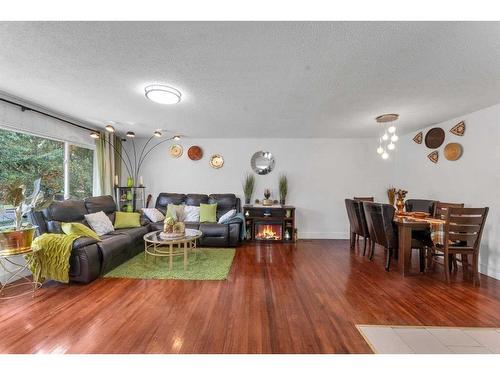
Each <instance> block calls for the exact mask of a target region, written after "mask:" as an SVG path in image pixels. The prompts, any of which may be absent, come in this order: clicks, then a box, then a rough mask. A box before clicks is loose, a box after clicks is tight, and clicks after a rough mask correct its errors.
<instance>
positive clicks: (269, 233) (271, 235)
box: [255, 225, 281, 240]
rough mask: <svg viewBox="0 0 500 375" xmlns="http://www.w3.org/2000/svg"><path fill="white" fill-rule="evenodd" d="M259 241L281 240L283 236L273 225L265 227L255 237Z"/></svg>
mask: <svg viewBox="0 0 500 375" xmlns="http://www.w3.org/2000/svg"><path fill="white" fill-rule="evenodd" d="M255 238H257V239H258V240H281V235H280V234H279V233H277V232H275V231H274V229H273V226H272V225H263V226H261V227H260V228H259V232H258V233H257V235H256V236H255Z"/></svg>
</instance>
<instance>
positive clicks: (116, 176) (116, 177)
mask: <svg viewBox="0 0 500 375" xmlns="http://www.w3.org/2000/svg"><path fill="white" fill-rule="evenodd" d="M115 186H118V175H117V174H115Z"/></svg>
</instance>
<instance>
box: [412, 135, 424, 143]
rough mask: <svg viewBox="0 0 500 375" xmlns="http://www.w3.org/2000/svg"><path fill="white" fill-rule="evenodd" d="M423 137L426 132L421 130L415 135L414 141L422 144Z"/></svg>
mask: <svg viewBox="0 0 500 375" xmlns="http://www.w3.org/2000/svg"><path fill="white" fill-rule="evenodd" d="M423 138H424V134H423V133H422V132H419V133H418V134H417V135H416V136H414V137H413V142H415V143H418V144H419V145H420V144H422V139H423Z"/></svg>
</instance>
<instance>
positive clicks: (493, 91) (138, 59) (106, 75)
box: [0, 22, 500, 138]
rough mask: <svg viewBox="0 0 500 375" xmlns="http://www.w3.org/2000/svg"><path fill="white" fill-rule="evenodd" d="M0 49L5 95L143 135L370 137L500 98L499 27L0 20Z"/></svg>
mask: <svg viewBox="0 0 500 375" xmlns="http://www.w3.org/2000/svg"><path fill="white" fill-rule="evenodd" d="M0 46H1V48H0V90H2V91H5V92H7V93H10V94H12V95H15V96H18V97H20V98H23V99H26V100H29V101H31V102H33V103H36V104H39V105H42V106H44V107H47V108H50V109H52V110H54V111H58V112H60V113H63V114H66V115H69V116H72V117H74V118H76V119H79V120H82V121H86V122H90V123H92V124H95V125H96V126H103V124H105V123H106V122H107V121H114V122H116V123H117V127H118V128H120V129H123V130H127V129H130V130H134V131H136V132H137V133H139V134H144V135H146V134H149V133H150V132H151V131H152V130H154V129H156V128H162V129H168V130H172V131H175V132H180V133H183V134H186V135H188V136H192V137H217V138H218V137H368V136H375V135H376V134H377V130H378V129H377V125H376V123H375V121H374V117H375V116H377V115H379V114H382V113H386V112H395V113H400V114H401V118H400V121H399V124H398V125H399V127H400V129H401V130H400V132H402V133H404V132H408V131H410V130H414V129H417V128H421V127H424V126H427V125H430V124H433V123H437V122H440V121H443V120H446V119H449V118H452V117H455V116H459V115H461V114H464V113H467V112H471V111H474V110H477V109H480V108H484V107H487V106H489V105H492V104H495V103H499V102H500V63H499V62H500V23H498V22H477V23H476V22H39V23H35V22H0ZM156 82H161V83H167V84H171V85H173V86H174V87H176V88H178V89H179V90H181V91H182V93H183V95H184V98H183V100H182V102H181V103H180V104H177V105H174V106H164V105H159V104H156V103H153V102H150V101H148V100H146V99H145V98H144V93H143V88H144V86H145V85H146V84H149V83H156Z"/></svg>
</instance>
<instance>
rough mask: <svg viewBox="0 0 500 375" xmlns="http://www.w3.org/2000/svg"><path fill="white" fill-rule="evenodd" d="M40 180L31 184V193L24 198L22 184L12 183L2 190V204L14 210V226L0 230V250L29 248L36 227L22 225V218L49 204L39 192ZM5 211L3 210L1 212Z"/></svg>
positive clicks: (24, 193) (23, 186) (24, 192)
mask: <svg viewBox="0 0 500 375" xmlns="http://www.w3.org/2000/svg"><path fill="white" fill-rule="evenodd" d="M40 183H41V179H40V178H39V179H37V180H36V181H35V182H34V184H33V193H32V194H31V195H30V196H28V197H26V187H25V185H23V184H19V183H12V184H9V185H6V186H5V187H3V189H2V196H3V199H2V201H3V203H4V204H5V205H7V206H12V207H13V210H14V225H11V226H6V227H2V228H0V250H3V251H22V250H24V249H29V248H30V247H31V242H32V241H33V236H34V234H35V230H36V228H37V227H36V226H34V225H32V224H31V223H23V217H24V215H26V214H27V213H28V212H30V211H31V210H40V209H42V208H44V207H46V206H48V205H49V204H50V201H49V200H47V199H45V197H44V194H43V192H41V191H40ZM5 210H6V209H5V208H3V211H5Z"/></svg>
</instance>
